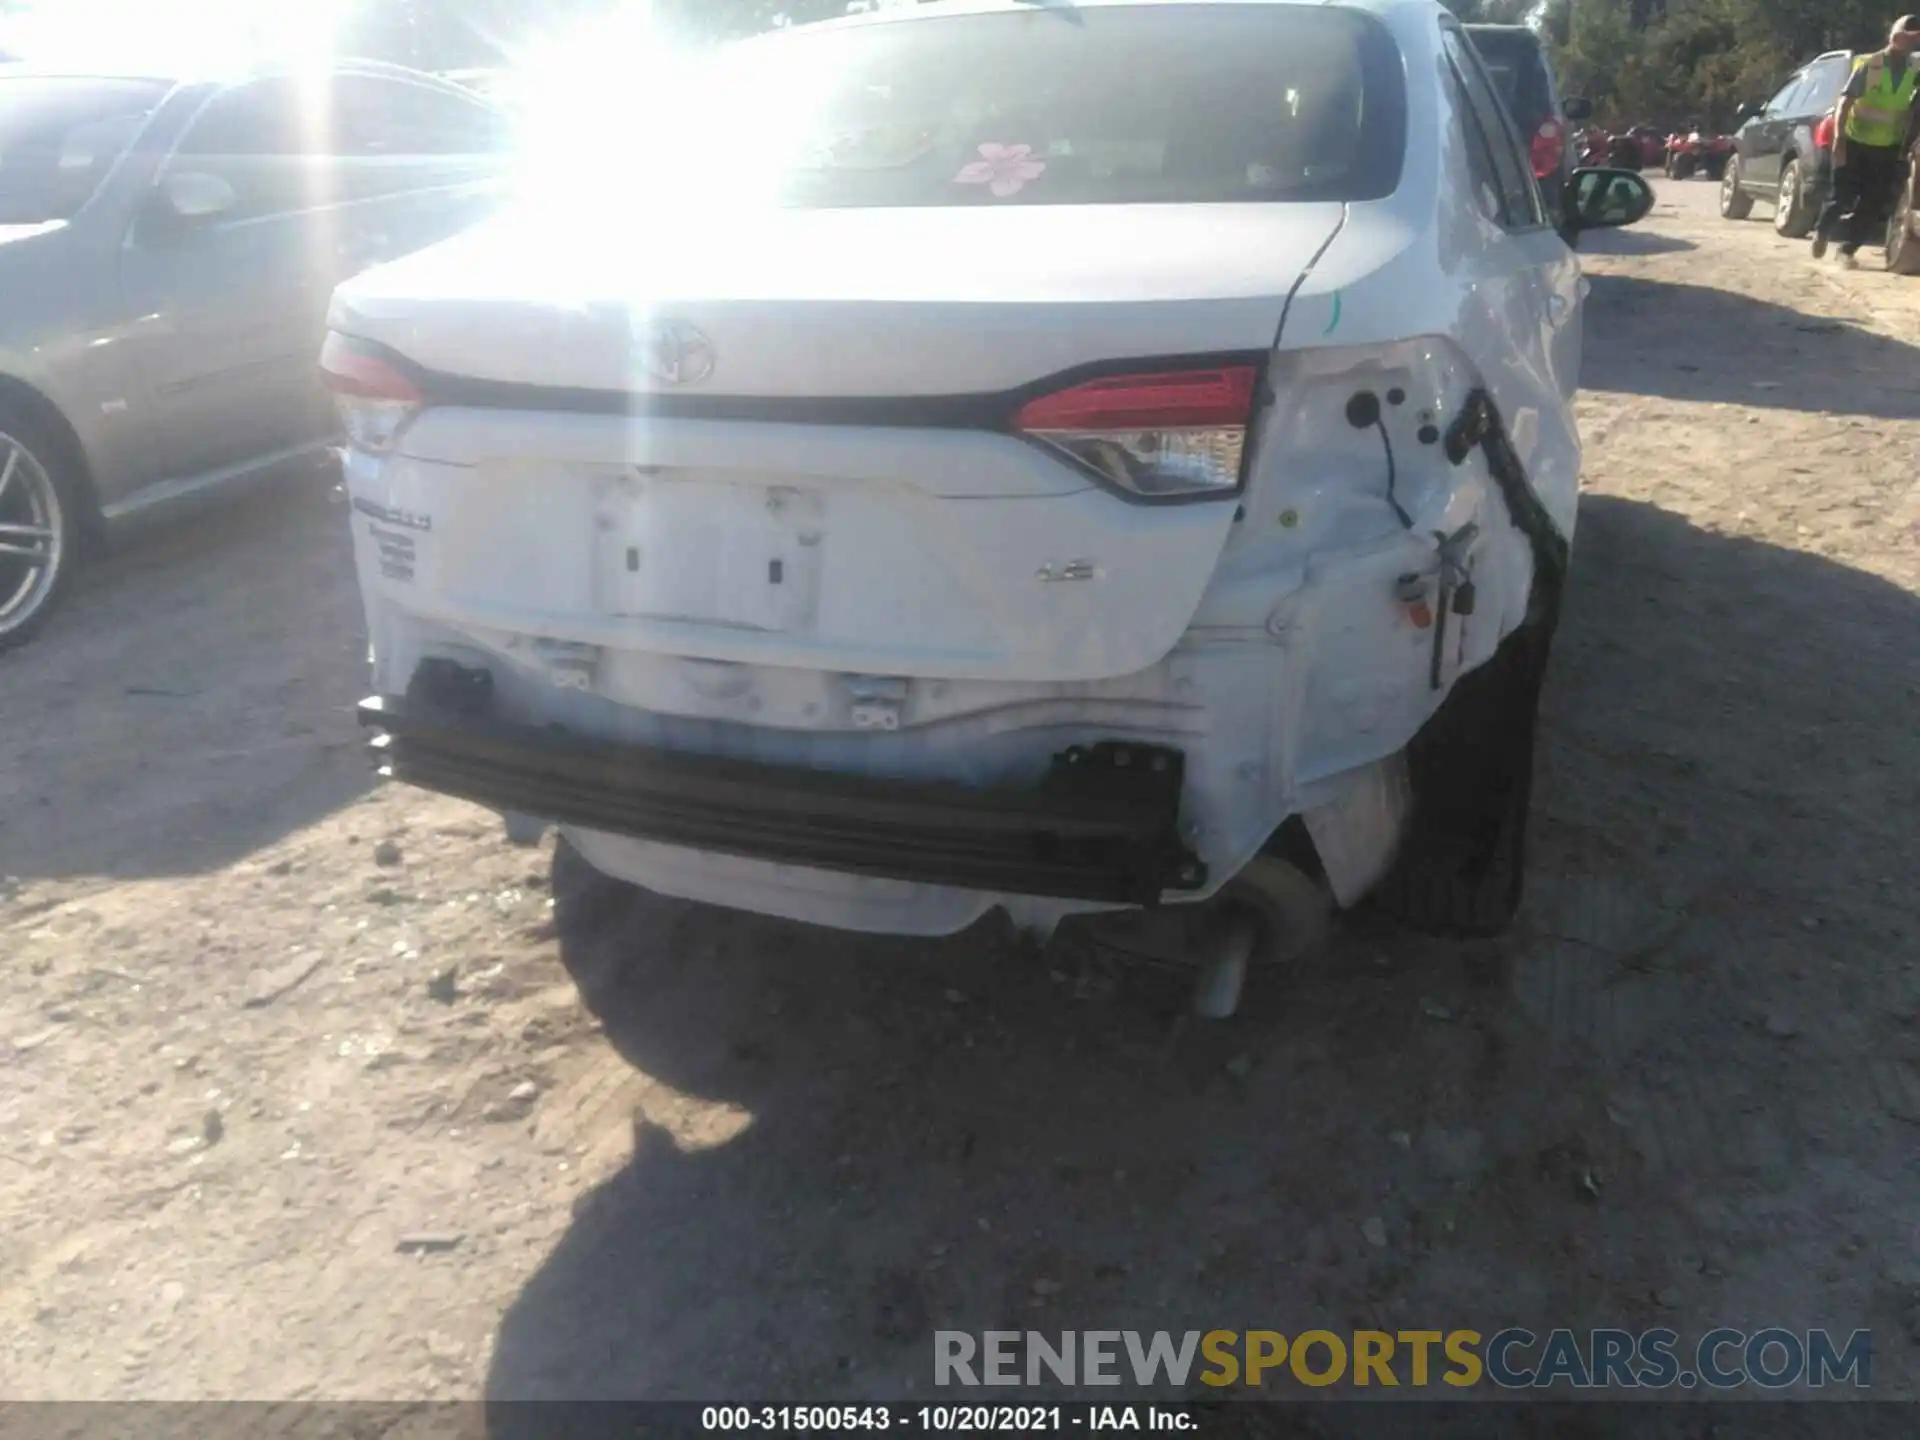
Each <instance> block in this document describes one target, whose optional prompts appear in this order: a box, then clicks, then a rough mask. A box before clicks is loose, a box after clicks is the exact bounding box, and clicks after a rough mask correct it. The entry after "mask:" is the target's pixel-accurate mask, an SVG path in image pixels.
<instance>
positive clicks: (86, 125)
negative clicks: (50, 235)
mask: <svg viewBox="0 0 1920 1440" xmlns="http://www.w3.org/2000/svg"><path fill="white" fill-rule="evenodd" d="M169 88H170V87H169V86H168V85H167V84H166V83H165V82H163V81H148V80H121V79H90V78H69V77H66V76H46V75H33V76H6V77H0V225H40V224H46V223H48V222H50V221H56V220H69V219H72V218H73V216H74V215H75V214H76V213H77V212H78V211H79V209H80V207H81V206H83V205H85V204H86V203H87V201H88V200H90V199H91V198H92V197H93V193H94V191H95V190H97V189H99V187H100V182H101V181H102V180H103V179H105V178H106V174H107V171H108V170H110V169H111V168H112V167H113V163H114V161H116V160H118V159H119V158H120V156H121V155H122V154H123V153H124V152H125V151H126V148H127V146H129V145H130V144H132V143H133V140H134V137H135V136H137V135H138V134H139V133H140V130H141V127H143V126H144V125H145V124H146V122H147V117H148V116H149V115H151V114H152V113H153V111H154V110H155V109H156V108H157V107H158V106H159V104H160V102H161V101H162V100H164V99H166V97H167V92H168V89H169Z"/></svg>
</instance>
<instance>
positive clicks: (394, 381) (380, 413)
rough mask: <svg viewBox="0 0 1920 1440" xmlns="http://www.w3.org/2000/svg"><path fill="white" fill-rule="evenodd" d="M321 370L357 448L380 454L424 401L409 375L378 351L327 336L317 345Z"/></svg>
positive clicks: (341, 337) (424, 397)
mask: <svg viewBox="0 0 1920 1440" xmlns="http://www.w3.org/2000/svg"><path fill="white" fill-rule="evenodd" d="M320 374H321V377H322V379H323V380H324V381H325V383H326V387H327V389H328V390H329V391H331V392H332V394H333V403H334V407H335V408H336V409H337V410H338V411H339V412H340V423H341V426H342V427H343V428H344V429H345V430H346V432H347V440H348V442H349V443H350V444H352V445H353V446H354V448H355V449H358V450H364V451H366V452H367V453H368V454H371V455H384V454H386V453H387V452H388V451H389V450H391V449H393V444H394V441H395V440H397V439H398V438H399V436H400V431H401V429H402V428H403V427H405V425H406V423H407V422H408V421H409V420H411V419H412V418H413V417H414V416H415V415H417V414H419V413H420V409H421V407H422V406H423V405H425V404H426V396H425V395H424V394H422V393H421V390H420V387H419V385H418V384H416V383H415V381H414V379H413V377H412V376H411V375H409V374H408V373H407V371H406V370H405V369H404V368H403V367H402V366H401V365H399V364H398V363H396V362H395V361H393V360H391V359H388V358H387V357H386V356H385V355H382V354H380V353H379V352H378V351H377V350H374V349H372V348H371V347H369V346H366V345H362V344H359V343H357V342H355V341H353V340H350V339H348V338H347V337H346V336H344V335H328V336H327V339H326V343H325V344H324V345H323V346H322V347H321V349H320Z"/></svg>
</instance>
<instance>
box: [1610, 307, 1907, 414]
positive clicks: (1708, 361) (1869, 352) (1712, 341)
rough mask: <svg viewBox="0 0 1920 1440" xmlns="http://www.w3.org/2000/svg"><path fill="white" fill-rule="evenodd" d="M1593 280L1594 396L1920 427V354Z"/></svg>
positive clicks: (1767, 313)
mask: <svg viewBox="0 0 1920 1440" xmlns="http://www.w3.org/2000/svg"><path fill="white" fill-rule="evenodd" d="M1591 279H1592V284H1593V290H1592V293H1591V295H1590V296H1589V299H1588V304H1587V324H1586V359H1585V363H1584V366H1583V369H1582V373H1581V384H1582V387H1583V388H1584V389H1587V390H1611V391H1615V392H1618V393H1621V394H1628V395H1659V396H1664V397H1665V398H1667V399H1670V400H1691V401H1705V402H1709V403H1718V404H1723V405H1753V406H1759V407H1761V408H1765V409H1785V410H1804V411H1808V412H1810V413H1814V414H1827V415H1864V416H1870V417H1872V418H1874V419H1878V420H1913V419H1920V347H1915V346H1913V345H1908V344H1906V343H1905V342H1903V341H1899V340H1893V339H1889V338H1888V337H1886V336H1884V335H1877V334H1874V333H1873V332H1871V331H1869V330H1863V329H1860V328H1858V327H1857V326H1855V325H1852V324H1849V323H1848V322H1847V321H1845V320H1839V319H1834V318H1832V317H1829V316H1824V315H1807V314H1804V313H1802V312H1801V311H1798V310H1794V309H1790V308H1789V307H1787V306H1785V305H1775V304H1773V303H1771V302H1770V301H1765V300H1755V299H1753V298H1751V297H1749V296H1746V295H1739V294H1735V293H1733V292H1732V291H1729V290H1717V289H1714V288H1712V287H1710V286H1706V285H1685V284H1677V283H1673V282H1670V281H1664V280H1648V279H1644V278H1641V277H1638V276H1629V275H1595V276H1592V277H1591ZM1730 335H1731V336H1737V337H1738V339H1739V345H1740V359H1739V363H1738V364H1737V365H1734V366H1729V365H1728V364H1727V363H1726V359H1725V357H1726V355H1727V353H1728V351H1727V337H1728V336H1730Z"/></svg>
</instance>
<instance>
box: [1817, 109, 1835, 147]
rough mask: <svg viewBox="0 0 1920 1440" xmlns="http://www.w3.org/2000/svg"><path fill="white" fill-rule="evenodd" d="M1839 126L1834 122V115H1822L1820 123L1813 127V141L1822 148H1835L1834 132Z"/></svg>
mask: <svg viewBox="0 0 1920 1440" xmlns="http://www.w3.org/2000/svg"><path fill="white" fill-rule="evenodd" d="M1837 128H1838V127H1837V126H1835V125H1834V123H1833V116H1831V115H1822V116H1821V117H1820V123H1819V124H1818V125H1815V126H1814V127H1813V143H1814V144H1815V145H1817V146H1819V147H1820V148H1821V149H1822V150H1831V149H1832V148H1833V132H1834V130H1835V129H1837Z"/></svg>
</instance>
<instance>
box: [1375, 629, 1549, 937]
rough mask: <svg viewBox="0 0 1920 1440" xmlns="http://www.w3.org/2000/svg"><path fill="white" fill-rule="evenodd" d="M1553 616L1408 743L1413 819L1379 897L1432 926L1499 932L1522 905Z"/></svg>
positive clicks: (1463, 685) (1518, 640) (1466, 684)
mask: <svg viewBox="0 0 1920 1440" xmlns="http://www.w3.org/2000/svg"><path fill="white" fill-rule="evenodd" d="M1550 640H1551V630H1550V629H1549V628H1548V622H1545V621H1541V620H1536V621H1532V622H1530V623H1528V624H1527V625H1524V626H1522V627H1521V628H1520V629H1519V630H1518V631H1516V632H1515V633H1514V634H1513V635H1512V636H1511V637H1509V638H1508V640H1507V641H1506V643H1505V644H1503V645H1502V646H1501V647H1500V650H1499V653H1498V654H1496V655H1495V656H1494V658H1493V659H1492V660H1490V661H1488V662H1487V664H1485V665H1483V666H1481V667H1480V669H1478V670H1475V671H1474V672H1473V673H1472V674H1470V675H1467V676H1466V677H1464V678H1463V679H1461V680H1460V681H1459V682H1458V683H1457V684H1456V685H1455V686H1454V688H1453V693H1452V694H1451V695H1449V696H1448V697H1447V700H1446V703H1445V704H1443V705H1442V706H1441V707H1440V709H1439V711H1438V713H1436V714H1435V715H1434V717H1433V719H1432V720H1430V721H1429V722H1428V723H1427V725H1426V727H1425V728H1424V729H1423V730H1421V732H1420V733H1419V734H1418V735H1416V736H1415V737H1414V739H1413V743H1412V744H1411V745H1409V746H1408V747H1407V767H1408V774H1409V777H1410V779H1411V780H1412V783H1413V822H1412V825H1411V827H1410V830H1409V833H1408V835H1407V839H1406V843H1405V846H1404V848H1403V849H1402V851H1401V854H1400V859H1399V861H1398V862H1397V863H1396V864H1395V866H1394V868H1393V871H1392V873H1390V874H1389V875H1388V876H1387V878H1386V880H1385V881H1384V882H1383V883H1382V885H1381V887H1380V889H1379V890H1378V891H1376V892H1375V900H1376V902H1377V903H1378V904H1379V905H1380V907H1381V908H1382V909H1383V910H1385V911H1386V912H1387V913H1388V914H1390V915H1392V916H1393V917H1394V918H1395V919H1397V920H1399V921H1400V922H1401V923H1402V924H1404V925H1406V926H1408V927H1409V928H1411V929H1414V930H1419V931H1422V932H1425V933H1427V934H1431V935H1449V936H1463V935H1464V936H1487V935H1498V934H1500V933H1501V932H1502V931H1504V930H1505V929H1506V928H1507V927H1508V926H1509V925H1511V924H1512V923H1513V918H1514V916H1515V915H1516V914H1517V913H1518V912H1519V909H1520V899H1521V892H1522V887H1523V882H1524V879H1525V870H1526V837H1527V812H1528V810H1529V808H1530V806H1531V804H1532V799H1533V742H1534V732H1535V730H1536V728H1537V717H1538V713H1539V707H1540V688H1541V684H1542V681H1543V680H1544V679H1545V676H1546V661H1547V649H1548V644H1549V641H1550Z"/></svg>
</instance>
